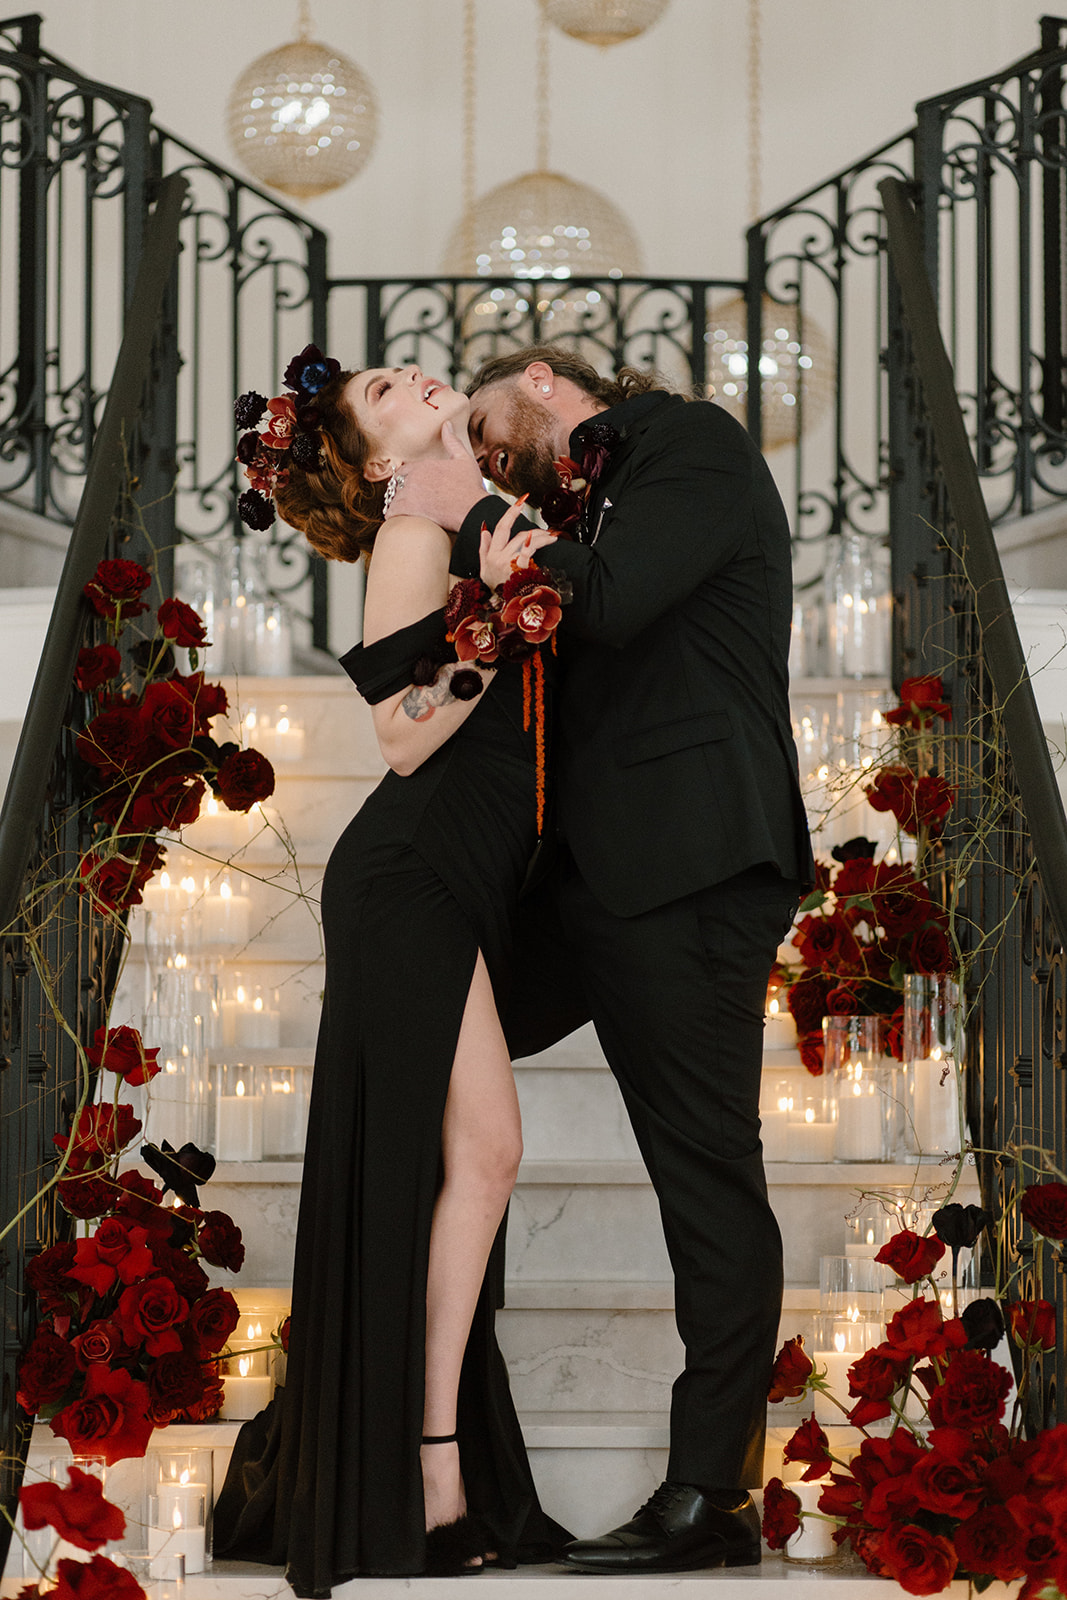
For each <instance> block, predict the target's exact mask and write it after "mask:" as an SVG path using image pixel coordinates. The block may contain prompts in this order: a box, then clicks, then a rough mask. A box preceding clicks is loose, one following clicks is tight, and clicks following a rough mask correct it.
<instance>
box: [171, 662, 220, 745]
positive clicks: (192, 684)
mask: <svg viewBox="0 0 1067 1600" xmlns="http://www.w3.org/2000/svg"><path fill="white" fill-rule="evenodd" d="M170 681H171V683H172V684H173V685H174V686H175V688H177V689H179V690H180V691H181V692H182V693H183V694H185V695H186V696H188V699H189V702H190V704H191V705H192V707H193V712H194V716H195V720H196V731H197V733H207V731H208V723H209V722H210V721H211V719H212V717H220V716H221V715H222V713H223V712H224V711H227V710H229V705H230V702H229V698H228V696H227V694H226V690H225V689H224V688H223V687H222V684H221V683H208V682H207V681H206V680H205V678H204V674H203V673H202V672H189V673H186V674H184V675H183V674H182V673H180V672H176V673H174V675H173V677H172V678H171V680H170Z"/></svg>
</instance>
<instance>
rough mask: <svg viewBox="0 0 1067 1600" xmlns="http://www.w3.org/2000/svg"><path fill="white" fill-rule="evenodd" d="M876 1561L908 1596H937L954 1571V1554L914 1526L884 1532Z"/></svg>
mask: <svg viewBox="0 0 1067 1600" xmlns="http://www.w3.org/2000/svg"><path fill="white" fill-rule="evenodd" d="M878 1555H879V1559H880V1560H881V1562H882V1563H883V1565H884V1566H885V1568H886V1570H887V1571H888V1573H889V1575H890V1577H893V1578H895V1579H896V1580H897V1582H898V1583H899V1584H900V1587H901V1588H902V1589H905V1590H907V1592H908V1594H938V1593H940V1591H941V1590H942V1589H946V1588H947V1587H948V1585H949V1583H950V1581H951V1579H952V1576H953V1574H954V1573H955V1571H956V1565H957V1562H956V1552H955V1550H954V1548H953V1547H952V1545H951V1544H950V1543H949V1541H948V1540H947V1539H945V1538H943V1537H942V1536H941V1535H940V1534H939V1533H928V1532H927V1530H926V1529H925V1528H920V1527H917V1526H916V1525H915V1523H912V1522H907V1523H897V1524H895V1525H894V1526H892V1527H890V1528H887V1529H886V1531H885V1533H884V1534H883V1535H882V1539H881V1543H880V1544H879V1548H878Z"/></svg>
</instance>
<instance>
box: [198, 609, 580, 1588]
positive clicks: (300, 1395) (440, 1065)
mask: <svg viewBox="0 0 1067 1600" xmlns="http://www.w3.org/2000/svg"><path fill="white" fill-rule="evenodd" d="M442 616H443V614H442V613H441V612H436V613H434V614H432V615H431V616H428V617H425V618H423V619H422V620H421V621H420V622H417V623H414V624H412V625H411V626H410V627H407V628H404V629H401V630H400V631H399V632H397V633H394V634H391V635H389V636H388V637H387V638H385V639H381V640H379V641H378V642H376V643H375V644H373V645H370V646H367V647H363V646H362V645H359V646H357V647H356V648H355V649H354V650H352V651H350V652H349V654H348V655H347V656H346V657H345V658H344V661H343V665H344V666H345V669H346V671H347V672H348V673H349V674H350V676H351V677H352V678H353V679H354V680H355V681H356V683H357V685H358V687H359V689H360V692H361V693H362V694H363V695H364V696H365V698H366V699H368V700H369V701H371V703H375V702H377V701H380V700H384V699H386V698H387V697H388V696H389V695H391V694H394V693H396V692H398V691H399V690H400V689H401V688H403V687H404V686H405V684H408V683H410V682H411V667H412V664H413V662H414V661H416V660H417V659H418V658H419V657H421V656H423V655H425V654H427V653H429V652H431V651H432V650H433V649H434V648H435V647H436V646H439V644H440V641H441V638H442V634H443V622H442ZM535 843H536V768H535V734H534V730H533V728H530V729H529V730H524V727H523V676H522V670H521V668H519V667H516V666H505V667H501V669H500V670H499V671H498V672H497V673H496V675H495V677H494V680H493V681H492V682H491V683H490V684H489V685H488V686H487V688H486V689H485V690H484V691H483V693H482V694H481V696H480V697H479V700H478V702H477V704H476V705H475V706H474V709H473V710H472V712H471V715H470V716H469V717H468V718H467V720H466V722H464V723H463V724H462V726H461V727H460V729H459V731H458V732H457V733H456V734H455V735H454V736H453V737H452V738H451V739H449V740H448V741H447V743H446V744H444V745H443V746H442V747H441V748H440V749H438V750H437V751H435V752H434V754H433V755H431V756H430V757H429V758H428V759H427V760H426V761H425V762H424V763H423V764H422V765H421V766H420V767H419V768H418V769H417V771H416V772H414V773H413V774H412V775H411V776H409V777H404V778H401V777H398V776H397V775H396V774H395V773H393V772H389V773H387V774H386V776H385V778H384V779H383V781H382V782H381V783H380V784H379V786H378V787H377V788H376V789H375V790H374V792H373V793H372V794H371V795H370V796H369V797H368V799H367V800H366V802H365V804H364V805H363V806H362V808H361V809H360V811H359V812H358V814H357V815H356V817H355V818H354V819H353V821H352V822H351V823H350V824H349V826H348V827H347V828H346V829H345V831H344V833H343V834H342V835H341V838H340V839H339V840H338V842H337V845H336V846H335V848H334V850H333V852H332V854H331V856H330V860H329V864H328V866H327V868H326V873H325V877H324V880H323V884H322V923H323V930H324V934H325V945H326V988H325V995H324V1001H323V1009H322V1020H321V1024H320V1029H319V1038H318V1045H317V1049H316V1056H315V1072H314V1079H313V1087H312V1096H311V1113H310V1123H309V1130H308V1142H307V1149H306V1152H305V1158H304V1174H303V1186H302V1189H301V1197H300V1216H299V1222H298V1225H297V1237H296V1261H295V1270H294V1278H293V1313H292V1325H291V1335H290V1344H289V1358H288V1370H287V1377H286V1384H285V1388H284V1389H283V1390H280V1391H279V1392H278V1394H277V1396H276V1398H275V1399H274V1401H273V1402H272V1403H271V1405H270V1406H268V1407H267V1409H266V1410H265V1411H263V1412H261V1413H260V1414H259V1416H258V1417H255V1418H253V1420H252V1421H251V1422H248V1423H246V1424H245V1425H244V1427H243V1428H242V1429H241V1432H240V1435H239V1437H238V1440H237V1444H236V1447H235V1450H234V1455H233V1460H232V1462H231V1466H230V1470H229V1473H228V1475H227V1479H226V1483H225V1485H224V1487H223V1490H222V1493H221V1494H220V1496H219V1501H218V1505H217V1507H216V1510H215V1551H216V1553H217V1554H220V1555H226V1556H230V1557H236V1558H241V1559H247V1560H254V1561H264V1562H269V1563H271V1564H273V1565H284V1566H285V1568H286V1572H287V1576H288V1578H289V1581H290V1583H291V1584H292V1586H293V1589H294V1590H295V1592H296V1593H297V1594H298V1595H301V1596H325V1595H329V1594H330V1592H331V1586H332V1585H333V1584H336V1583H340V1582H343V1581H344V1580H345V1579H347V1578H352V1577H357V1576H363V1575H366V1576H370V1575H378V1576H403V1575H409V1574H417V1573H419V1572H421V1571H422V1570H423V1566H424V1540H425V1534H424V1527H423V1522H424V1516H423V1502H422V1479H421V1473H420V1468H419V1444H420V1439H421V1434H422V1411H423V1367H424V1340H425V1314H426V1301H425V1296H426V1272H427V1259H428V1251H429V1239H430V1223H431V1216H432V1211H433V1205H434V1199H435V1196H436V1192H437V1188H438V1184H439V1181H440V1142H441V1123H442V1117H443V1113H444V1105H445V1098H446V1095H447V1093H448V1083H449V1075H450V1072H451V1068H452V1061H453V1057H454V1055H455V1048H456V1041H457V1039H458V1036H459V1027H460V1021H461V1018H462V1015H463V1008H464V1004H465V1002H466V998H467V992H468V989H469V987H470V982H471V978H472V976H473V972H474V966H475V960H476V957H477V952H478V950H479V949H480V950H481V951H482V954H483V956H484V958H485V962H486V966H487V968H488V970H489V975H490V978H491V980H492V983H493V988H494V992H495V995H496V999H497V1005H498V1007H502V1006H503V1004H504V1001H505V997H506V992H507V987H508V981H509V967H510V958H511V926H512V922H513V918H514V915H515V908H516V902H517V899H518V894H519V890H520V888H521V886H522V883H523V879H524V876H525V873H526V869H527V864H528V862H529V860H530V857H531V854H532V852H533V850H534V846H535ZM502 1284H503V1228H502V1229H501V1232H500V1234H499V1235H498V1238H497V1242H496V1245H495V1247H494V1252H493V1257H492V1259H491V1261H490V1266H489V1270H488V1272H487V1274H486V1279H485V1282H484V1283H483V1285H482V1292H481V1296H480V1299H479V1303H478V1308H477V1311H476V1312H475V1317H474V1324H473V1327H472V1330H471V1335H470V1339H469V1341H468V1345H467V1351H466V1355H465V1358H464V1365H463V1373H462V1378H461V1383H460V1396H459V1413H458V1419H457V1429H458V1433H459V1440H460V1457H461V1462H462V1467H463V1476H464V1482H465V1486H466V1492H467V1500H468V1507H469V1509H470V1510H471V1511H472V1512H475V1513H477V1514H479V1515H480V1516H481V1517H482V1518H483V1519H484V1521H485V1522H486V1523H487V1524H488V1527H489V1530H490V1533H491V1535H492V1538H493V1541H494V1543H493V1548H495V1549H496V1550H497V1551H498V1552H499V1554H500V1559H501V1563H502V1564H503V1565H514V1564H515V1563H516V1562H518V1561H537V1560H548V1559H550V1557H551V1555H552V1554H553V1553H554V1552H555V1551H557V1550H558V1549H559V1548H560V1546H561V1545H562V1544H563V1543H564V1542H565V1541H566V1539H567V1538H568V1537H569V1535H567V1534H566V1533H565V1532H564V1530H563V1529H562V1528H560V1527H559V1526H558V1524H556V1523H555V1522H553V1521H552V1520H551V1518H549V1517H548V1516H546V1515H545V1513H544V1512H543V1511H542V1510H541V1507H540V1505H539V1503H538V1500H537V1494H536V1491H535V1489H534V1485H533V1480H532V1477H531V1475H530V1468H529V1463H528V1461H527V1457H526V1450H525V1446H524V1444H523V1439H522V1433H521V1431H520V1428H519V1423H518V1418H517V1417H516V1414H515V1409H514V1405H513V1403H512V1399H511V1393H510V1390H509V1387H508V1378H507V1371H506V1368H505V1365H504V1361H503V1357H502V1356H501V1354H500V1351H499V1348H498V1346H497V1342H496V1337H495V1334H494V1326H493V1325H494V1318H495V1312H496V1308H497V1306H498V1305H499V1304H500V1303H501V1290H502Z"/></svg>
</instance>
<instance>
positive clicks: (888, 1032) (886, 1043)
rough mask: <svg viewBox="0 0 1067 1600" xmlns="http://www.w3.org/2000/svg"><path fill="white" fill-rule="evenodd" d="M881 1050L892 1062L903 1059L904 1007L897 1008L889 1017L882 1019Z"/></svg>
mask: <svg viewBox="0 0 1067 1600" xmlns="http://www.w3.org/2000/svg"><path fill="white" fill-rule="evenodd" d="M882 1050H883V1053H884V1054H885V1055H887V1056H892V1057H893V1060H894V1061H903V1059H904V1007H903V1006H897V1009H896V1010H895V1011H894V1012H893V1013H892V1015H891V1016H888V1017H883V1019H882Z"/></svg>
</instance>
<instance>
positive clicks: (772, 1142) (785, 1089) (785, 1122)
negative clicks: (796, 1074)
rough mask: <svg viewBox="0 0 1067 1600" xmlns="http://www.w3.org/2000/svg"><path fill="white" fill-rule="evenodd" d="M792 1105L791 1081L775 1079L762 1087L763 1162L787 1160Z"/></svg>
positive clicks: (761, 1126) (761, 1133)
mask: <svg viewBox="0 0 1067 1600" xmlns="http://www.w3.org/2000/svg"><path fill="white" fill-rule="evenodd" d="M792 1104H793V1084H792V1080H791V1079H789V1078H777V1079H775V1080H773V1081H771V1082H769V1083H765V1084H764V1085H763V1088H762V1091H761V1093H760V1113H759V1115H760V1140H761V1142H762V1144H763V1159H764V1161H788V1160H789V1111H790V1108H791V1106H792Z"/></svg>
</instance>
